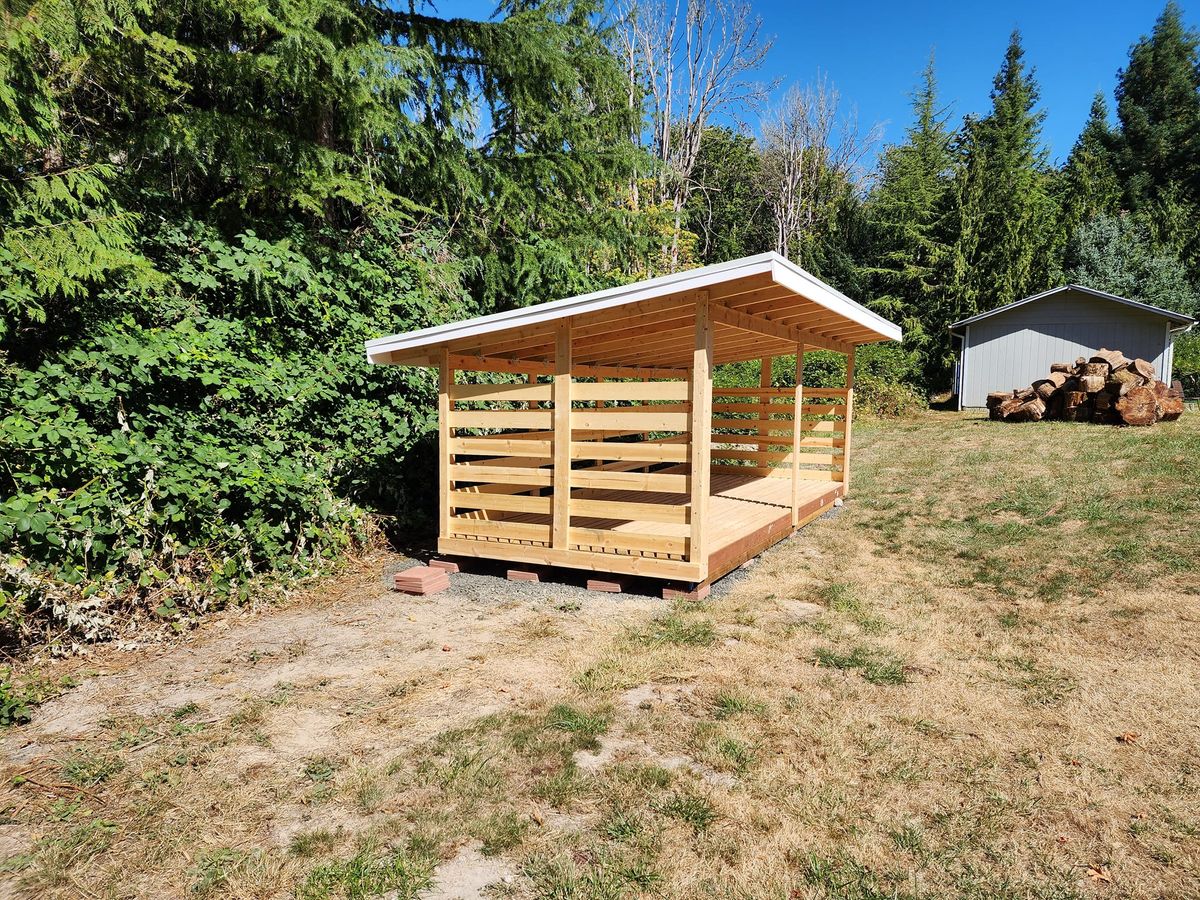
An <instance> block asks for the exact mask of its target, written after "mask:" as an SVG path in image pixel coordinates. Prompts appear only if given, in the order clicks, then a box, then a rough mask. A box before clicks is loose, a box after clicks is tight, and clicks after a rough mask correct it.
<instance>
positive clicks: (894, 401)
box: [854, 375, 929, 419]
mask: <svg viewBox="0 0 1200 900" xmlns="http://www.w3.org/2000/svg"><path fill="white" fill-rule="evenodd" d="M928 408H929V403H928V401H927V400H926V399H925V396H924V395H923V394H922V393H921V392H920V391H918V390H917V389H916V388H914V387H913V386H912V385H910V384H904V383H902V382H899V381H884V380H883V379H881V378H878V377H876V376H874V375H863V376H861V377H858V378H856V379H855V380H854V410H855V412H856V413H862V414H865V415H870V416H876V417H878V418H886V419H894V418H900V417H903V416H911V415H914V414H915V413H918V412H920V411H921V410H923V409H928Z"/></svg>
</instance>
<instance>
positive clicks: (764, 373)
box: [758, 356, 771, 450]
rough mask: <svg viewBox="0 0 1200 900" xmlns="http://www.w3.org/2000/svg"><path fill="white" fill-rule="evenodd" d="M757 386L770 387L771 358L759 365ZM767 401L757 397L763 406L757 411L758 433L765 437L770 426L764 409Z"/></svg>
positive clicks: (761, 445)
mask: <svg viewBox="0 0 1200 900" xmlns="http://www.w3.org/2000/svg"><path fill="white" fill-rule="evenodd" d="M758 386H759V387H760V388H769V387H770V386H771V357H769V356H764V357H763V358H762V362H761V363H760V365H759V371H758ZM769 400H770V398H769V397H766V396H765V395H763V394H759V395H758V402H759V403H761V404H763V409H761V410H759V413H758V418H759V425H758V433H759V434H760V435H765V434H767V433H769V432H770V430H771V428H770V426H769V425H768V424H767V420H768V419H770V418H771V414H770V411H769V410H767V409H766V405H767V403H768V401H769ZM765 446H766V445H765V444H759V445H758V449H759V450H762V449H763V448H764V447H765Z"/></svg>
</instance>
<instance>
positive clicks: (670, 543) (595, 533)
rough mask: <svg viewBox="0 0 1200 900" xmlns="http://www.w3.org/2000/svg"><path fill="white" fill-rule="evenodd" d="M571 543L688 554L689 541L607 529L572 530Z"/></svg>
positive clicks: (646, 551) (659, 535)
mask: <svg viewBox="0 0 1200 900" xmlns="http://www.w3.org/2000/svg"><path fill="white" fill-rule="evenodd" d="M571 543H572V544H582V545H584V546H586V547H604V548H605V549H608V550H632V551H634V552H638V553H674V554H678V555H680V556H683V555H685V554H686V553H687V546H688V539H687V538H685V537H671V536H668V535H661V534H639V533H637V532H632V531H610V530H608V529H605V528H572V529H571Z"/></svg>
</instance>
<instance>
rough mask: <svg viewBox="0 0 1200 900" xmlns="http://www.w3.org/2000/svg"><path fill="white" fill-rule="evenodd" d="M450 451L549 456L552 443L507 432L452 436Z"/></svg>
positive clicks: (480, 454)
mask: <svg viewBox="0 0 1200 900" xmlns="http://www.w3.org/2000/svg"><path fill="white" fill-rule="evenodd" d="M450 452H451V453H457V454H460V455H464V456H491V455H493V454H502V453H520V454H524V455H525V456H538V457H549V456H550V453H551V443H550V441H539V440H528V439H525V438H514V436H512V435H507V434H504V435H496V436H494V437H468V438H450Z"/></svg>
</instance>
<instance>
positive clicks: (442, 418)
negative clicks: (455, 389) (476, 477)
mask: <svg viewBox="0 0 1200 900" xmlns="http://www.w3.org/2000/svg"><path fill="white" fill-rule="evenodd" d="M453 384H454V370H453V369H452V368H450V351H449V350H448V349H446V348H445V347H443V348H442V351H441V354H440V358H439V361H438V536H439V537H443V538H446V537H449V536H450V484H451V480H450V466H451V464H452V463H453V462H454V457H453V456H452V455H451V454H450V427H451V426H450V387H451V385H453Z"/></svg>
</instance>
